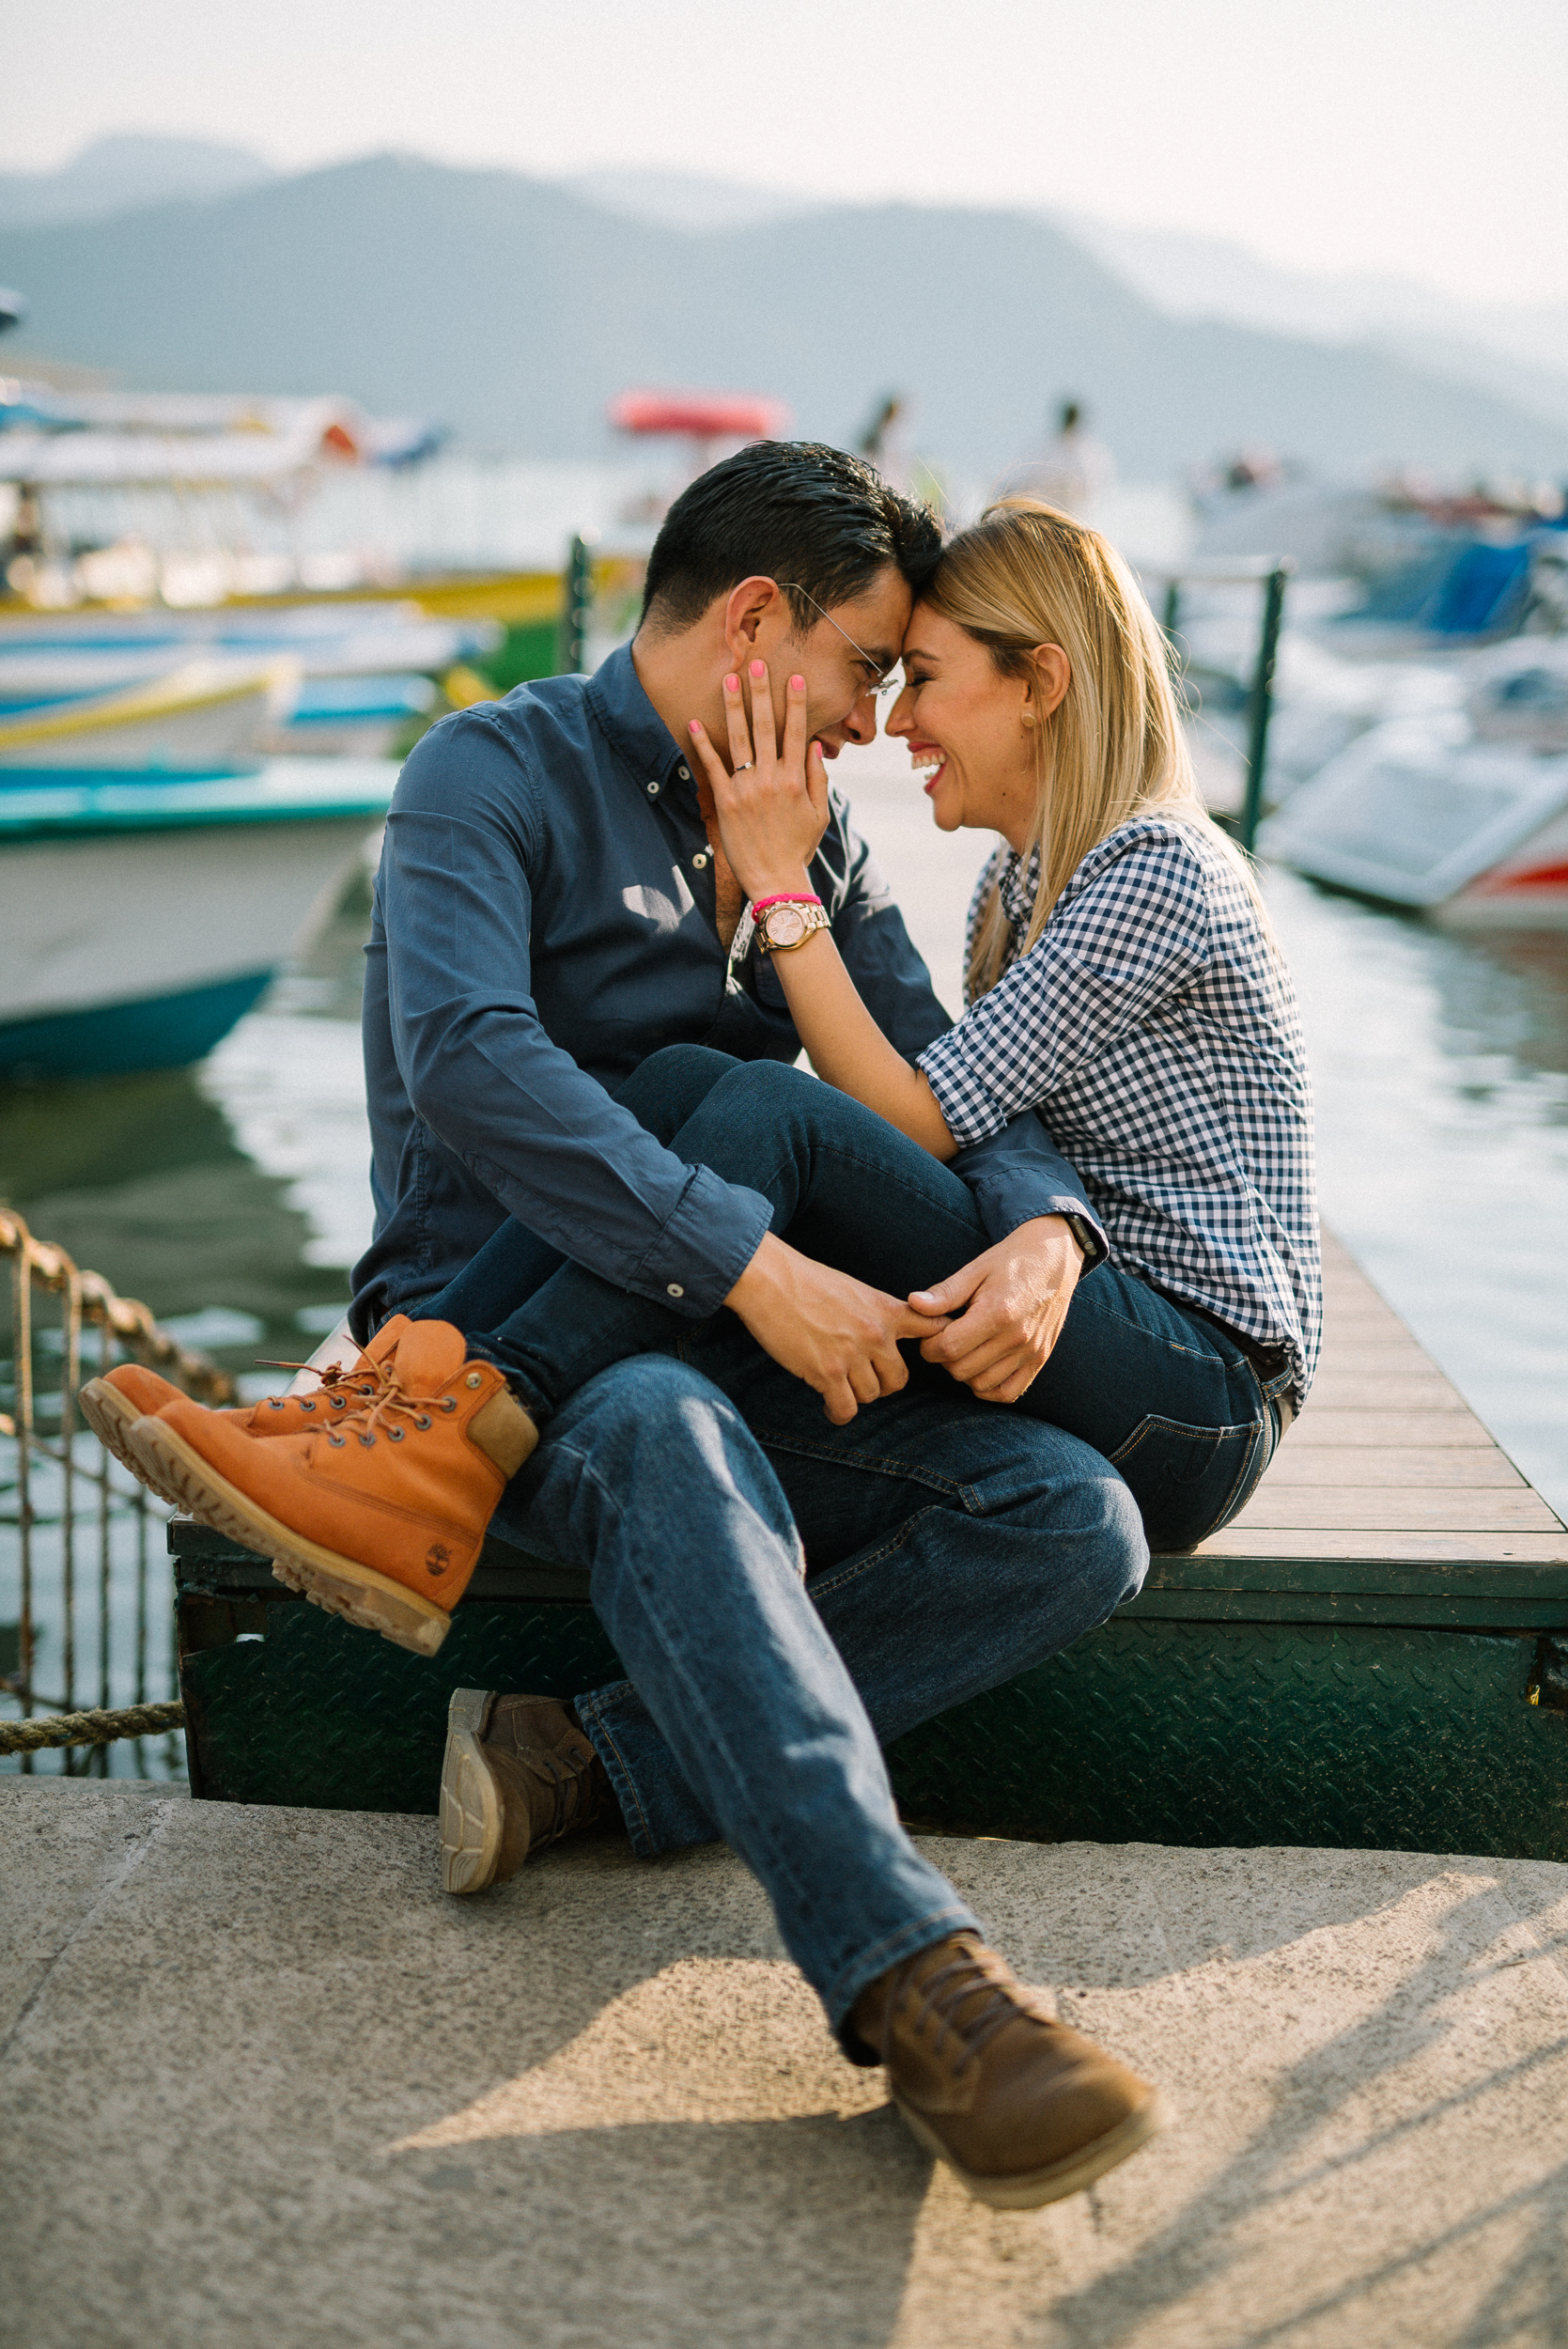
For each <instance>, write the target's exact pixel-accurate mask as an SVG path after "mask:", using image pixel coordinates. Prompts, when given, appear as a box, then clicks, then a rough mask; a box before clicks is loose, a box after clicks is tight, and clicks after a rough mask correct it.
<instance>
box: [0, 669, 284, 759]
mask: <svg viewBox="0 0 1568 2349" xmlns="http://www.w3.org/2000/svg"><path fill="white" fill-rule="evenodd" d="M298 690H299V670H298V668H297V667H296V666H295V664H294V663H293V662H291V661H261V662H257V661H250V662H237V661H186V662H185V663H183V664H182V665H181V666H179V667H178V668H172V669H167V670H165V671H164V672H163V674H162V675H161V676H157V677H152V678H150V679H147V680H145V681H143V682H141V683H138V684H133V685H127V686H119V687H113V688H111V689H110V690H109V691H107V692H97V693H85V694H76V695H71V696H70V697H69V698H64V699H60V700H54V699H50V700H47V701H43V702H40V703H36V704H35V705H34V706H32V707H31V708H28V707H23V708H11V709H10V710H8V711H6V712H3V713H0V780H3V777H4V774H5V772H6V771H7V770H16V769H23V770H26V771H27V772H29V773H34V772H37V771H39V770H44V769H49V770H55V769H58V770H92V771H94V772H97V773H101V772H104V771H107V770H127V771H140V772H152V773H160V774H167V773H178V772H179V771H182V770H183V771H192V770H201V771H210V770H212V769H213V768H217V767H224V766H225V765H227V766H232V765H233V764H235V763H236V762H238V761H241V760H243V759H245V758H247V757H249V756H251V755H252V754H254V753H255V752H256V749H257V748H258V746H259V743H260V740H261V737H262V735H263V734H264V733H265V732H266V731H267V729H268V728H269V727H270V726H274V725H277V724H279V723H282V722H283V721H284V720H285V719H287V715H288V712H289V711H290V709H291V708H293V705H294V700H295V697H296V695H297V693H298Z"/></svg>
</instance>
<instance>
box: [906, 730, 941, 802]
mask: <svg viewBox="0 0 1568 2349" xmlns="http://www.w3.org/2000/svg"><path fill="white" fill-rule="evenodd" d="M908 750H909V769H910V772H911V773H913V774H917V775H921V776H923V777H924V783H923V785H922V788H923V790H924V791H926V792H932V791H934V790H935V789H936V787H937V786H938V784H939V782H940V781H941V779H942V775H943V773H944V772H945V770H946V768H947V753H946V752H945V751H944V750H943V749H942V748H941V746H940V744H939V743H937V742H911V743H910V744H909V745H908Z"/></svg>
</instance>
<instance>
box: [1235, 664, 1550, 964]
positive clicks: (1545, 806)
mask: <svg viewBox="0 0 1568 2349" xmlns="http://www.w3.org/2000/svg"><path fill="white" fill-rule="evenodd" d="M1258 851H1259V854H1260V855H1261V856H1263V857H1265V858H1267V859H1272V860H1278V861H1279V862H1281V863H1286V864H1290V865H1293V866H1294V867H1295V868H1296V871H1297V872H1300V873H1305V874H1306V875H1308V876H1309V878H1310V879H1314V880H1320V881H1327V882H1328V883H1330V884H1331V885H1332V886H1334V887H1336V888H1339V889H1345V890H1350V891H1352V892H1354V893H1355V894H1357V895H1358V896H1364V897H1371V898H1374V899H1375V900H1377V901H1378V902H1379V903H1381V904H1385V905H1391V906H1400V907H1405V908H1406V909H1408V910H1412V911H1417V912H1421V913H1422V914H1425V915H1427V916H1429V917H1430V918H1431V919H1433V920H1435V921H1436V922H1438V923H1440V924H1442V925H1443V926H1446V927H1449V928H1453V929H1467V930H1493V931H1496V930H1540V929H1550V930H1568V751H1563V752H1555V753H1554V752H1549V751H1548V752H1545V753H1543V752H1540V751H1536V750H1534V749H1532V748H1530V747H1529V745H1527V744H1525V743H1521V742H1518V741H1509V740H1504V739H1488V738H1487V737H1486V736H1483V735H1478V734H1477V733H1476V732H1475V731H1474V730H1473V728H1472V726H1471V723H1470V721H1469V720H1468V718H1467V716H1466V715H1465V714H1464V713H1463V712H1460V711H1455V712H1452V713H1450V714H1448V715H1444V716H1436V717H1427V718H1409V719H1395V720H1392V721H1390V722H1389V723H1387V724H1384V725H1380V726H1374V728H1373V729H1372V731H1371V732H1370V733H1368V734H1364V735H1362V736H1361V738H1360V739H1359V740H1358V741H1355V742H1352V743H1351V744H1350V745H1349V747H1348V748H1347V749H1345V750H1343V751H1342V752H1341V753H1340V754H1339V756H1338V757H1336V758H1332V759H1330V760H1329V761H1328V764H1327V766H1326V767H1325V768H1324V769H1323V770H1322V771H1321V773H1319V774H1318V775H1316V776H1315V777H1314V778H1313V779H1312V781H1311V782H1309V783H1305V784H1303V785H1302V786H1300V788H1299V789H1298V790H1296V792H1294V793H1293V794H1292V796H1291V797H1290V799H1288V800H1287V801H1285V803H1284V805H1283V807H1281V809H1280V810H1279V811H1278V812H1277V813H1276V814H1275V815H1274V816H1272V817H1269V819H1268V820H1267V822H1266V823H1265V825H1264V827H1263V830H1262V832H1260V833H1259V836H1258Z"/></svg>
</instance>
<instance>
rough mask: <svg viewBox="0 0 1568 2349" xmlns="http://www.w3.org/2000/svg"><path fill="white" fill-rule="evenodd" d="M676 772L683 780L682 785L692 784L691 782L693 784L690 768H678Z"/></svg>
mask: <svg viewBox="0 0 1568 2349" xmlns="http://www.w3.org/2000/svg"><path fill="white" fill-rule="evenodd" d="M675 772H676V774H678V775H679V777H680V779H681V781H682V783H690V782H691V768H690V767H677V768H676V770H675Z"/></svg>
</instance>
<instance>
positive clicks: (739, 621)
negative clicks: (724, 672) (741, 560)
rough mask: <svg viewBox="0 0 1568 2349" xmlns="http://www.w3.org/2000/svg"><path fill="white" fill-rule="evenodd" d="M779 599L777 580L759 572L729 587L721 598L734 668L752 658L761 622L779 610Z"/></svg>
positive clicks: (728, 645)
mask: <svg viewBox="0 0 1568 2349" xmlns="http://www.w3.org/2000/svg"><path fill="white" fill-rule="evenodd" d="M782 600H783V598H782V597H781V595H780V592H779V583H778V581H777V580H776V579H768V578H766V577H764V576H763V575H762V574H761V573H760V572H759V573H758V574H757V576H756V577H755V578H753V579H743V580H742V581H741V583H740V584H739V586H738V587H732V588H731V589H730V592H729V595H728V596H727V597H726V599H725V601H724V612H723V627H724V644H725V646H726V648H727V650H728V652H729V655H730V658H731V660H732V661H734V662H735V665H736V667H737V668H738V667H739V666H740V664H741V662H742V661H750V660H753V658H754V657H755V654H756V648H757V636H758V632H759V631H760V630H761V627H762V623H763V621H764V620H765V619H766V618H767V616H768V613H769V612H776V611H777V610H778V607H779V605H780V603H781V602H782Z"/></svg>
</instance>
